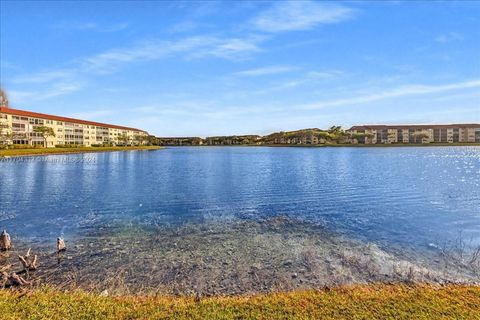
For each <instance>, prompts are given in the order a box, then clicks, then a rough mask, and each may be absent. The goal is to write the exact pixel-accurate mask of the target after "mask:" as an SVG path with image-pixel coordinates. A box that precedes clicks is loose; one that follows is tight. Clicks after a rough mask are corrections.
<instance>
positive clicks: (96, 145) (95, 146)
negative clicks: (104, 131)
mask: <svg viewBox="0 0 480 320" xmlns="http://www.w3.org/2000/svg"><path fill="white" fill-rule="evenodd" d="M90 147H94V148H98V147H103V145H101V144H99V143H94V144H91V145H90Z"/></svg>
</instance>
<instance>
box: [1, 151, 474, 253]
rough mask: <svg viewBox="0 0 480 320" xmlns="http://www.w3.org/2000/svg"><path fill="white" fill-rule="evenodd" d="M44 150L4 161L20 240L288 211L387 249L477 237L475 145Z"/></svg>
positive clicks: (6, 204) (10, 216)
mask: <svg viewBox="0 0 480 320" xmlns="http://www.w3.org/2000/svg"><path fill="white" fill-rule="evenodd" d="M48 157H49V159H57V160H58V161H28V162H5V161H3V162H2V161H0V228H7V229H9V230H11V233H12V235H14V236H15V237H17V238H23V239H30V240H35V239H36V238H37V240H38V238H44V237H50V238H52V237H56V236H58V235H59V234H61V233H64V234H65V237H66V238H67V239H73V238H75V237H77V236H80V235H81V232H82V228H86V227H92V226H99V225H102V226H108V225H109V224H115V223H127V224H145V225H152V224H153V225H158V226H165V225H177V224H183V223H186V222H189V223H195V222H202V221H205V220H211V219H235V218H245V217H248V218H253V219H255V218H267V217H272V216H278V215H282V216H289V217H295V218H300V219H303V220H305V221H312V222H315V223H321V224H323V225H325V226H327V227H329V228H330V229H331V230H335V231H339V232H342V233H344V234H346V235H349V236H352V237H355V238H357V239H365V240H368V241H376V242H378V243H381V244H382V245H385V246H388V245H408V246H413V247H418V248H427V247H428V246H429V245H430V246H433V245H435V244H441V243H445V242H446V241H454V240H455V239H457V238H458V236H459V232H460V231H461V232H462V237H464V238H465V239H467V240H468V241H470V242H471V243H472V244H480V148H479V147H429V148H414V147H412V148H410V147H405V148H265V147H248V148H246V147H238V148H235V147H228V148H215V147H204V148H203V147H201V148H199V147H197V148H169V149H166V150H160V151H148V152H135V151H133V152H118V153H98V154H87V155H81V154H79V155H57V156H48ZM59 159H60V160H59ZM68 159H70V160H71V161H68ZM82 159H85V161H82ZM87 160H88V161H87Z"/></svg>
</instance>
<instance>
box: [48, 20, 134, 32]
mask: <svg viewBox="0 0 480 320" xmlns="http://www.w3.org/2000/svg"><path fill="white" fill-rule="evenodd" d="M54 27H55V28H57V29H63V30H76V31H95V32H105V33H110V32H118V31H122V30H125V29H127V28H128V27H129V24H128V23H126V22H122V23H115V24H111V25H102V24H98V23H95V22H78V21H62V22H60V23H58V24H56V25H55V26H54Z"/></svg>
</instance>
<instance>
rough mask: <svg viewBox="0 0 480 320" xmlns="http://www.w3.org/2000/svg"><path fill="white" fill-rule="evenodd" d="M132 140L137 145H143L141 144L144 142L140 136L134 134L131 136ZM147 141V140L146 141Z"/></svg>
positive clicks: (143, 138)
mask: <svg viewBox="0 0 480 320" xmlns="http://www.w3.org/2000/svg"><path fill="white" fill-rule="evenodd" d="M133 140H134V141H135V142H136V143H138V144H143V142H144V141H145V140H146V139H145V137H144V136H143V135H141V134H136V135H134V136H133ZM147 141H148V140H147Z"/></svg>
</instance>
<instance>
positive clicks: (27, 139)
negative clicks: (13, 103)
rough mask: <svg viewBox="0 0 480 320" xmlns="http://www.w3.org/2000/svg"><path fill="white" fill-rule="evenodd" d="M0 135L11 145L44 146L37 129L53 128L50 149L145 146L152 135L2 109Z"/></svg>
mask: <svg viewBox="0 0 480 320" xmlns="http://www.w3.org/2000/svg"><path fill="white" fill-rule="evenodd" d="M0 123H1V124H3V125H2V126H1V127H0V130H2V132H0V134H4V135H5V136H7V137H8V139H7V141H5V142H6V143H9V144H30V145H37V144H40V145H41V144H43V143H44V139H43V137H42V136H41V134H40V133H37V132H35V131H34V128H35V127H38V126H46V127H51V128H52V129H53V132H54V133H55V136H51V137H47V147H55V146H56V145H82V146H86V147H89V146H92V145H99V144H100V145H103V144H110V145H122V144H145V143H146V140H147V136H148V132H146V131H144V130H140V129H136V128H129V127H123V126H118V125H112V124H106V123H100V122H94V121H86V120H79V119H73V118H67V117H60V116H55V115H48V114H43V113H37V112H30V111H24V110H17V109H11V108H8V107H6V106H5V105H4V106H0Z"/></svg>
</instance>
